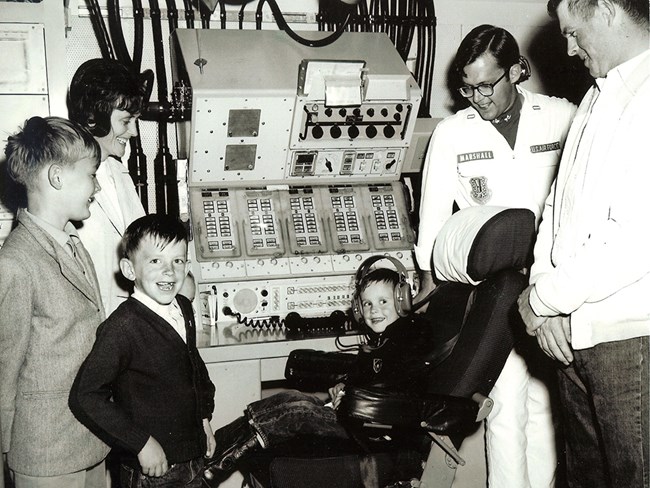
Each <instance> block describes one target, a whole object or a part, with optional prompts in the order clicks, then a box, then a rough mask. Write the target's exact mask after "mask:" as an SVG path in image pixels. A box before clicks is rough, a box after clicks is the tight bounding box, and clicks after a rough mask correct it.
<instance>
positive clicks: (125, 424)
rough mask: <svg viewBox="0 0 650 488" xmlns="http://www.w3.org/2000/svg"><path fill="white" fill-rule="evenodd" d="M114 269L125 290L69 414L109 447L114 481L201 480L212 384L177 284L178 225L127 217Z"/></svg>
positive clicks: (183, 241)
mask: <svg viewBox="0 0 650 488" xmlns="http://www.w3.org/2000/svg"><path fill="white" fill-rule="evenodd" d="M122 256H123V257H122V259H121V261H120V268H121V270H122V273H123V274H124V276H125V278H127V279H128V280H131V281H133V282H134V292H133V294H132V295H131V297H130V298H129V299H128V300H127V301H126V302H124V303H123V304H122V305H120V306H119V307H118V308H117V310H115V312H113V313H112V314H111V315H110V316H109V317H108V319H107V320H106V321H105V322H104V323H103V324H101V326H100V327H99V329H98V331H97V340H96V342H95V345H94V346H93V349H92V351H91V352H90V354H89V355H88V358H87V359H86V361H84V363H83V365H82V366H81V368H80V370H79V373H78V374H77V378H76V380H75V382H74V385H73V387H72V391H71V393H70V408H71V410H72V411H73V412H74V414H75V416H76V417H77V418H78V419H79V420H80V421H81V422H82V423H83V424H85V425H87V426H88V428H89V429H91V430H92V431H93V432H94V433H95V434H96V435H97V436H98V437H99V438H100V439H102V440H104V441H105V442H106V443H107V444H109V445H111V446H112V447H114V448H117V449H118V451H119V452H120V458H121V468H120V472H121V475H120V477H121V481H122V487H123V488H136V487H139V486H141V485H140V483H141V480H142V479H143V478H146V486H148V487H157V486H161V487H162V486H184V487H188V488H192V487H196V488H198V487H200V486H201V476H200V474H201V472H202V470H203V463H204V455H205V456H211V455H212V452H213V450H214V447H215V440H214V435H213V433H212V429H211V427H210V418H211V417H212V411H213V409H214V392H215V387H214V385H213V384H212V382H211V381H210V379H209V377H208V371H207V369H206V367H205V364H204V363H203V360H202V359H201V357H200V356H199V352H198V349H197V348H196V328H195V323H194V315H193V313H192V305H191V302H190V301H189V300H188V299H187V298H186V297H184V296H182V295H179V294H178V292H179V290H180V289H181V286H182V285H183V282H184V280H185V277H186V275H187V272H188V269H189V267H188V262H187V233H186V231H185V228H184V227H183V225H182V224H181V222H180V221H179V220H178V219H175V218H172V217H167V216H164V215H158V214H151V215H148V216H145V217H141V218H139V219H137V220H135V221H134V222H133V223H131V224H130V225H129V226H128V227H127V229H126V231H125V233H124V237H123V239H122Z"/></svg>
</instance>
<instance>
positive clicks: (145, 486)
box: [120, 457, 205, 488]
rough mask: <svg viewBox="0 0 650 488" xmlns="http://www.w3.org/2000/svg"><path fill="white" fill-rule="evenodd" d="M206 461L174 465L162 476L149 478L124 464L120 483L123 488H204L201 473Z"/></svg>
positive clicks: (198, 460)
mask: <svg viewBox="0 0 650 488" xmlns="http://www.w3.org/2000/svg"><path fill="white" fill-rule="evenodd" d="M204 463H205V460H204V459H203V458H202V457H201V458H198V459H192V460H191V461H185V462H184V463H178V464H173V465H172V467H170V468H169V469H168V470H167V472H166V473H165V474H164V475H162V476H160V477H154V476H147V475H144V474H142V471H140V470H139V469H133V468H132V467H131V466H127V465H126V464H122V465H121V466H120V482H121V486H122V488H180V487H185V488H202V487H203V484H202V478H201V472H202V471H203V466H204Z"/></svg>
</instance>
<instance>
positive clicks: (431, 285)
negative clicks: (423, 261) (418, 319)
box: [412, 271, 436, 313]
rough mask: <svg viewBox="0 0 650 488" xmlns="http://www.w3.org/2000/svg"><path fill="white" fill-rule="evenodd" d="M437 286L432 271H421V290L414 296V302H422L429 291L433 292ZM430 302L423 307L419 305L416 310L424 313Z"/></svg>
mask: <svg viewBox="0 0 650 488" xmlns="http://www.w3.org/2000/svg"><path fill="white" fill-rule="evenodd" d="M435 288H436V283H435V282H434V281H433V273H432V272H431V271H422V272H421V273H420V291H418V294H417V295H415V296H414V297H413V301H412V303H413V304H417V303H420V302H421V301H422V300H424V299H425V298H426V297H427V295H428V294H429V293H431V292H432V291H433V290H434V289H435ZM428 307H429V304H428V303H426V304H424V305H423V306H422V307H419V308H418V309H417V310H416V311H415V312H416V313H424V312H426V310H427V308H428Z"/></svg>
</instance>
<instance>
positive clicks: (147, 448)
mask: <svg viewBox="0 0 650 488" xmlns="http://www.w3.org/2000/svg"><path fill="white" fill-rule="evenodd" d="M138 462H139V463H140V467H141V468H142V474H145V475H147V476H156V477H158V476H162V475H163V474H165V473H166V472H167V470H168V469H169V468H168V466H167V456H165V451H163V448H162V447H161V445H160V444H158V441H157V440H156V439H154V438H153V437H151V436H149V440H147V443H146V444H145V445H144V447H143V448H142V450H141V451H140V452H139V453H138Z"/></svg>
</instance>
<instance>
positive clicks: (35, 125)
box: [5, 117, 101, 188]
mask: <svg viewBox="0 0 650 488" xmlns="http://www.w3.org/2000/svg"><path fill="white" fill-rule="evenodd" d="M5 155H6V156H7V170H8V172H9V175H10V176H11V177H12V178H13V179H14V180H15V181H16V182H17V183H19V184H21V185H23V186H25V187H26V188H30V187H33V185H34V184H35V182H36V177H37V175H38V173H39V172H40V171H41V170H42V169H43V168H45V167H47V166H48V165H50V164H53V163H56V164H60V165H61V166H66V165H70V164H74V163H76V162H77V161H80V160H82V159H85V158H92V159H95V160H96V161H97V162H98V163H99V160H100V155H101V151H100V148H99V144H98V143H97V141H95V138H94V137H93V136H92V135H91V134H90V132H88V131H87V130H86V129H84V128H83V127H81V126H80V125H78V124H76V123H74V122H71V121H69V120H67V119H64V118H61V117H32V118H30V119H29V120H27V121H25V124H24V126H23V128H22V129H21V130H20V131H18V132H17V133H15V134H14V135H12V136H9V137H8V138H7V146H6V148H5Z"/></svg>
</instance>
